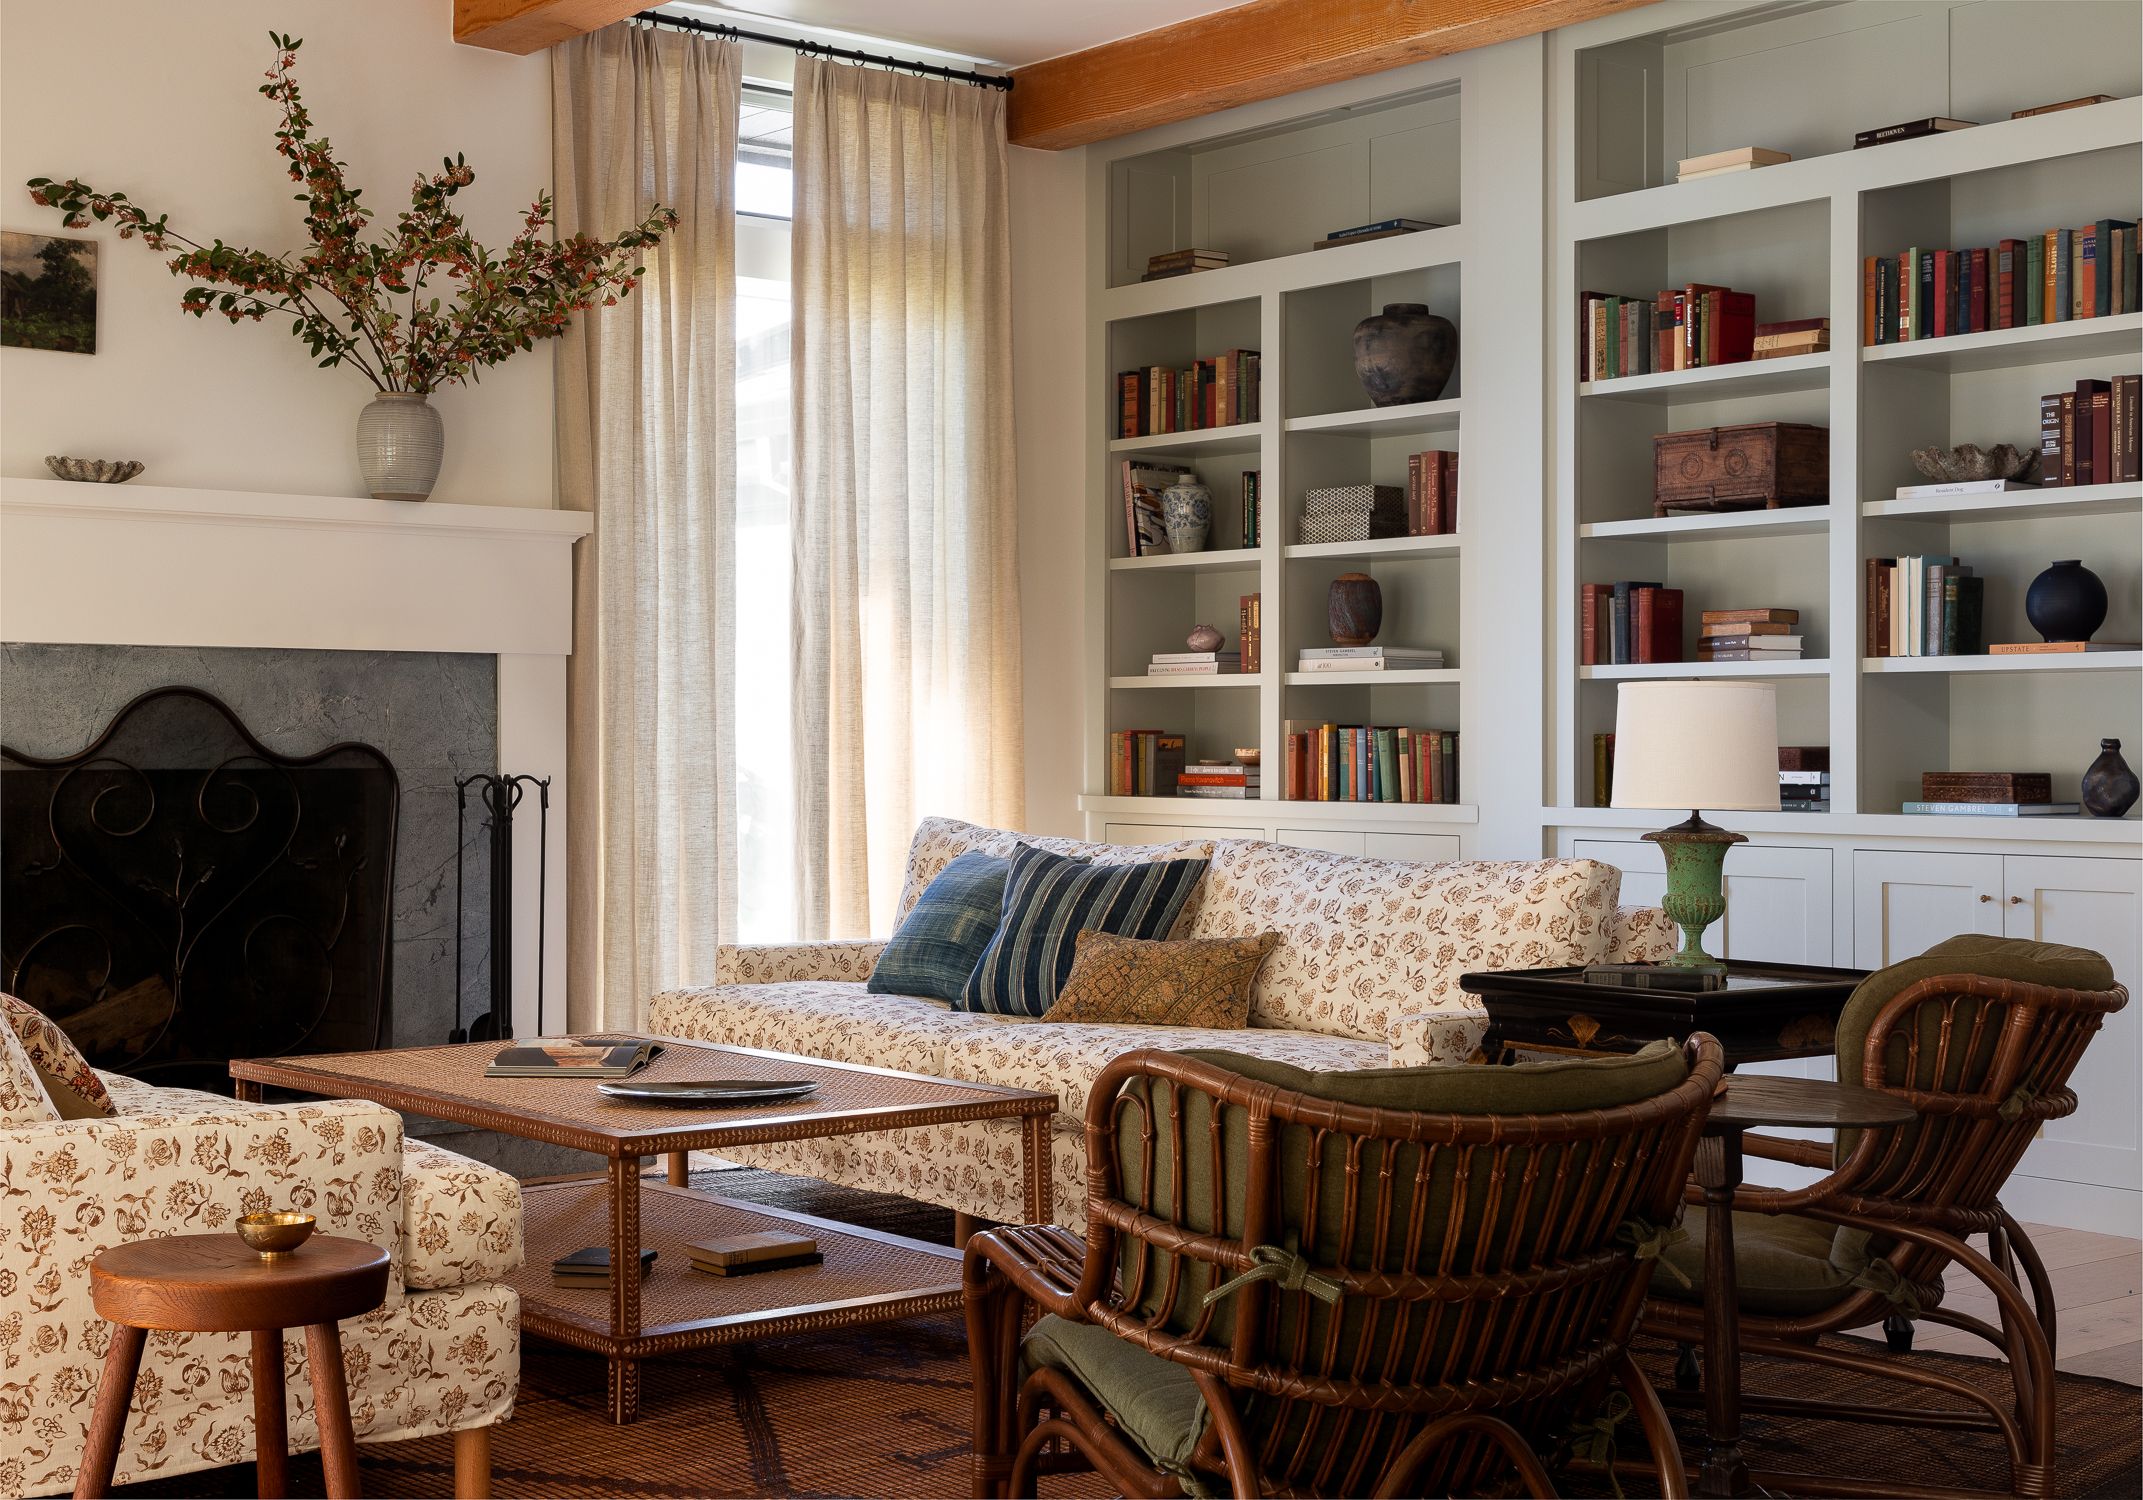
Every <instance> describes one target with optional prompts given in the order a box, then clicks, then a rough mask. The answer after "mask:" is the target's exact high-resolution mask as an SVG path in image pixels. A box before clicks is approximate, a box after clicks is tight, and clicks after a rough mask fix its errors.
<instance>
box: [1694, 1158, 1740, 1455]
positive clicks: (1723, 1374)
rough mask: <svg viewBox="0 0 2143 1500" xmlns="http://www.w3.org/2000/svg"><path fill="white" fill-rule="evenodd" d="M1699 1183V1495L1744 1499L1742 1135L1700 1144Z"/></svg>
mask: <svg viewBox="0 0 2143 1500" xmlns="http://www.w3.org/2000/svg"><path fill="white" fill-rule="evenodd" d="M1695 1167H1696V1179H1697V1185H1698V1186H1699V1187H1701V1188H1703V1189H1704V1438H1705V1442H1706V1445H1707V1448H1706V1452H1705V1454H1704V1462H1703V1463H1702V1464H1701V1465H1700V1466H1699V1467H1698V1469H1697V1493H1698V1494H1700V1495H1711V1496H1720V1495H1726V1496H1731V1495H1744V1494H1747V1493H1748V1488H1749V1466H1748V1464H1747V1462H1746V1461H1745V1460H1744V1459H1743V1458H1742V1456H1741V1309H1740V1305H1739V1303H1740V1299H1739V1297H1738V1296H1737V1295H1736V1292H1735V1282H1734V1189H1736V1188H1738V1187H1740V1186H1741V1132H1740V1131H1738V1130H1735V1131H1728V1132H1722V1133H1719V1134H1708V1135H1706V1136H1705V1137H1704V1138H1703V1139H1702V1140H1701V1141H1699V1142H1698V1143H1697V1154H1696V1162H1695Z"/></svg>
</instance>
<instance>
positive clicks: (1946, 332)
mask: <svg viewBox="0 0 2143 1500" xmlns="http://www.w3.org/2000/svg"><path fill="white" fill-rule="evenodd" d="M2136 239H2137V236H2136V226H2135V223H2134V221H2133V220H2129V219H2099V220H2097V221H2095V222H2093V223H2090V224H2084V225H2081V226H2079V227H2077V228H2075V229H2047V230H2042V231H2040V232H2039V233H2037V234H2034V235H2031V236H2029V237H2027V238H2025V239H2009V240H2002V241H2000V242H1999V243H1997V244H1994V245H1991V246H1981V247H1978V248H1975V249H1966V250H1926V249H1922V248H1921V247H1920V246H1918V245H1913V246H1909V247H1907V248H1906V249H1904V250H1902V251H1900V252H1898V253H1897V254H1896V255H1871V256H1869V257H1868V258H1867V259H1866V260H1865V261H1863V262H1862V263H1861V277H1860V341H1861V343H1863V344H1905V343H1911V342H1912V341H1913V340H1915V339H1940V338H1949V337H1950V336H1952V335H1954V334H1962V333H1984V332H1986V331H1987V330H1988V329H1990V328H2030V327H2035V326H2037V325H2038V324H2041V323H2064V322H2068V321H2070V320H2072V319H2076V318H2104V317H2111V316H2113V315H2115V314H2118V313H2131V312H2135V311H2137V310H2139V309H2143V265H2139V262H2138V259H2137V254H2138V248H2137V243H2136Z"/></svg>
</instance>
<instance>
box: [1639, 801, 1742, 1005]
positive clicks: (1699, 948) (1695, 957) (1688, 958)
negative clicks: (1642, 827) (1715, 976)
mask: <svg viewBox="0 0 2143 1500" xmlns="http://www.w3.org/2000/svg"><path fill="white" fill-rule="evenodd" d="M1645 838H1646V839H1647V840H1649V841H1650V842H1652V843H1655V844H1657V845H1659V848H1660V852H1661V853H1662V854H1664V855H1665V856H1666V859H1667V898H1666V899H1665V900H1664V901H1662V902H1660V907H1661V908H1662V909H1663V910H1664V911H1665V912H1666V913H1667V920H1668V921H1670V922H1672V923H1674V925H1675V926H1677V927H1679V928H1681V929H1682V947H1681V951H1680V952H1678V953H1676V954H1675V955H1674V957H1672V958H1670V959H1668V960H1667V967H1669V968H1673V969H1720V970H1723V969H1724V968H1725V967H1726V966H1725V965H1724V964H1722V963H1721V962H1720V961H1719V960H1718V959H1716V958H1713V957H1712V956H1711V955H1710V954H1709V953H1706V952H1705V951H1704V929H1705V928H1707V927H1709V926H1711V924H1712V923H1714V922H1716V921H1718V920H1719V918H1720V917H1722V916H1724V915H1725V914H1726V875H1725V869H1726V851H1727V850H1728V849H1731V848H1732V847H1733V846H1734V845H1736V844H1741V843H1746V842H1748V841H1747V840H1746V839H1744V838H1743V837H1742V836H1741V835H1740V834H1738V833H1728V832H1727V831H1726V830H1725V829H1724V828H1715V827H1713V826H1712V825H1711V824H1709V823H1707V822H1705V821H1704V819H1703V818H1702V817H1701V816H1700V815H1698V814H1697V813H1694V812H1692V813H1691V814H1690V815H1689V818H1688V821H1687V822H1683V823H1677V824H1675V825H1674V826H1673V827H1672V828H1662V829H1660V830H1659V831H1658V832H1657V833H1648V834H1646V835H1645Z"/></svg>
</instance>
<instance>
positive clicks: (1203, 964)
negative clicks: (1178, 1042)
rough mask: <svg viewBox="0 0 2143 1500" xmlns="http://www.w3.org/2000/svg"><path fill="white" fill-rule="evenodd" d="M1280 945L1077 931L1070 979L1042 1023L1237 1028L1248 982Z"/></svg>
mask: <svg viewBox="0 0 2143 1500" xmlns="http://www.w3.org/2000/svg"><path fill="white" fill-rule="evenodd" d="M1279 941H1280V935H1279V934H1278V933H1276V932H1261V933H1259V934H1258V935H1257V936H1256V937H1246V938H1205V939H1189V938H1187V939H1184V940H1183V941H1180V942H1168V941H1165V940H1164V941H1159V942H1145V941H1142V940H1140V939H1138V938H1127V937H1117V936H1115V935H1114V934H1113V933H1107V932H1092V931H1088V932H1082V933H1080V934H1079V937H1078V943H1077V950H1078V951H1077V953H1076V955H1075V956H1074V957H1073V959H1072V969H1071V976H1070V977H1069V978H1068V979H1066V980H1065V981H1064V989H1063V992H1062V993H1060V994H1059V995H1058V996H1057V1003H1056V1004H1054V1005H1052V1006H1050V1007H1049V1010H1048V1013H1047V1014H1045V1015H1044V1016H1043V1017H1042V1019H1043V1020H1045V1021H1053V1022H1059V1023H1068V1022H1072V1021H1084V1022H1087V1023H1089V1024H1109V1023H1115V1024H1119V1025H1131V1026H1201V1027H1207V1028H1211V1029H1215V1030H1223V1031H1241V1030H1243V1029H1244V1028H1246V1027H1247V1026H1249V1024H1250V982H1251V981H1252V980H1253V979H1255V978H1257V972H1258V967H1259V966H1260V965H1261V964H1263V963H1264V962H1265V960H1266V959H1267V958H1269V957H1271V956H1272V950H1273V947H1274V945H1275V944H1277V943H1278V942H1279Z"/></svg>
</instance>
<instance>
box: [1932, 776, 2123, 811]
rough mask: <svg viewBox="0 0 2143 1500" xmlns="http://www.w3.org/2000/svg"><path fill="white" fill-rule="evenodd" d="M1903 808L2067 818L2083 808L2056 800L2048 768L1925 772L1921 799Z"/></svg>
mask: <svg viewBox="0 0 2143 1500" xmlns="http://www.w3.org/2000/svg"><path fill="white" fill-rule="evenodd" d="M1902 811H1904V812H1907V813H1916V814H1922V815H1933V816H1940V817H1959V816H1962V817H1974V818H2032V817H2041V818H2045V817H2067V816H2073V815H2074V814H2077V813H2080V812H2082V811H2083V809H2082V808H2081V807H2080V806H2079V805H2078V804H2076V803H2074V802H2056V801H2055V800H2054V778H2053V774H2052V773H2051V772H2048V771H1922V772H1921V773H1920V800H1919V801H1917V802H1907V803H1906V804H1904V807H1903V809H1902Z"/></svg>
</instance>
